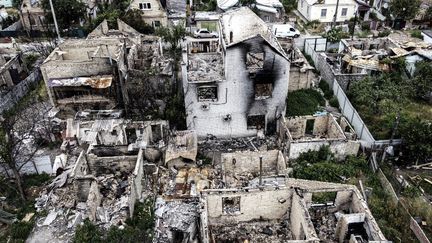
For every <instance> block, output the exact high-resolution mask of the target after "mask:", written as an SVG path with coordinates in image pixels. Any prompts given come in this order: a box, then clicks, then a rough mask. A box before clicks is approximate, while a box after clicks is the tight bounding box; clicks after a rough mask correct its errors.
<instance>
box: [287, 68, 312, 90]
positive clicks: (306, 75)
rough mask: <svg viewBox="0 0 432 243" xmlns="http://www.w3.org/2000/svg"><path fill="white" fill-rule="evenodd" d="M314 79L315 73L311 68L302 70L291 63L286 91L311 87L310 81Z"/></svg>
mask: <svg viewBox="0 0 432 243" xmlns="http://www.w3.org/2000/svg"><path fill="white" fill-rule="evenodd" d="M314 79H316V75H315V73H314V72H313V70H311V69H308V70H302V69H301V68H300V67H296V66H294V65H291V67H290V76H289V87H288V91H289V92H292V91H295V90H299V89H309V88H311V87H312V81H313V80H314Z"/></svg>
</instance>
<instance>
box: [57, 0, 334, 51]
mask: <svg viewBox="0 0 432 243" xmlns="http://www.w3.org/2000/svg"><path fill="white" fill-rule="evenodd" d="M338 1H339V0H338ZM49 3H50V7H51V13H52V17H53V19H54V26H55V29H56V32H57V38H58V42H59V43H60V41H61V37H60V32H59V28H58V25H57V18H56V15H55V12H54V6H53V3H52V0H49Z"/></svg>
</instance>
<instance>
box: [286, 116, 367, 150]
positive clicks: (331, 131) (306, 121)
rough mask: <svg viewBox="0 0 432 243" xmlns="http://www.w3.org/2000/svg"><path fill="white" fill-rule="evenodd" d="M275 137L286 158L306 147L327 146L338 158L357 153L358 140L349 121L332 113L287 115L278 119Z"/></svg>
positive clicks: (317, 147)
mask: <svg viewBox="0 0 432 243" xmlns="http://www.w3.org/2000/svg"><path fill="white" fill-rule="evenodd" d="M279 123H280V124H279V126H278V127H279V129H280V130H279V140H280V141H281V143H282V144H283V146H284V148H285V149H284V151H285V153H286V155H287V157H288V158H289V159H295V158H297V157H298V156H299V155H300V154H301V153H304V152H307V151H309V150H312V151H318V150H319V149H320V148H321V147H322V146H325V145H327V146H329V147H330V150H331V151H332V152H333V153H335V154H336V156H337V157H338V158H344V157H345V156H347V155H357V153H358V151H359V149H360V142H359V141H357V135H356V133H355V131H354V129H353V128H352V127H351V125H350V124H349V122H348V121H347V120H346V119H345V118H344V117H340V118H338V119H336V118H335V117H334V116H333V115H332V114H321V115H315V116H300V117H289V118H283V119H280V120H279Z"/></svg>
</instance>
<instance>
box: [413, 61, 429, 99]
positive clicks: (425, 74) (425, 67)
mask: <svg viewBox="0 0 432 243" xmlns="http://www.w3.org/2000/svg"><path fill="white" fill-rule="evenodd" d="M412 82H413V84H414V87H415V92H416V96H417V98H424V97H427V96H428V95H431V93H432V65H431V64H430V63H429V62H425V61H422V62H418V63H417V64H416V71H415V73H414V78H413V79H412Z"/></svg>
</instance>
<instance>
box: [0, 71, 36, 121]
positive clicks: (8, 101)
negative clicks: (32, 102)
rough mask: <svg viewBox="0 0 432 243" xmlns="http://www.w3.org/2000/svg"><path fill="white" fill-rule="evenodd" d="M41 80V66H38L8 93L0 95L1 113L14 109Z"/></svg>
mask: <svg viewBox="0 0 432 243" xmlns="http://www.w3.org/2000/svg"><path fill="white" fill-rule="evenodd" d="M40 80H41V73H40V70H39V68H36V69H35V70H34V71H33V72H32V73H31V74H30V75H29V76H28V77H27V78H26V79H24V80H23V81H21V82H20V83H18V84H17V85H15V86H14V87H13V88H12V90H11V91H9V92H8V93H7V94H5V95H3V96H0V114H2V113H3V112H5V111H8V110H10V109H12V108H13V107H14V106H15V105H16V104H17V103H18V102H19V101H20V100H21V99H22V98H23V97H24V96H25V95H26V94H27V93H28V92H29V91H30V90H31V89H33V88H34V87H36V85H37V84H38V83H39V81H40Z"/></svg>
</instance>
